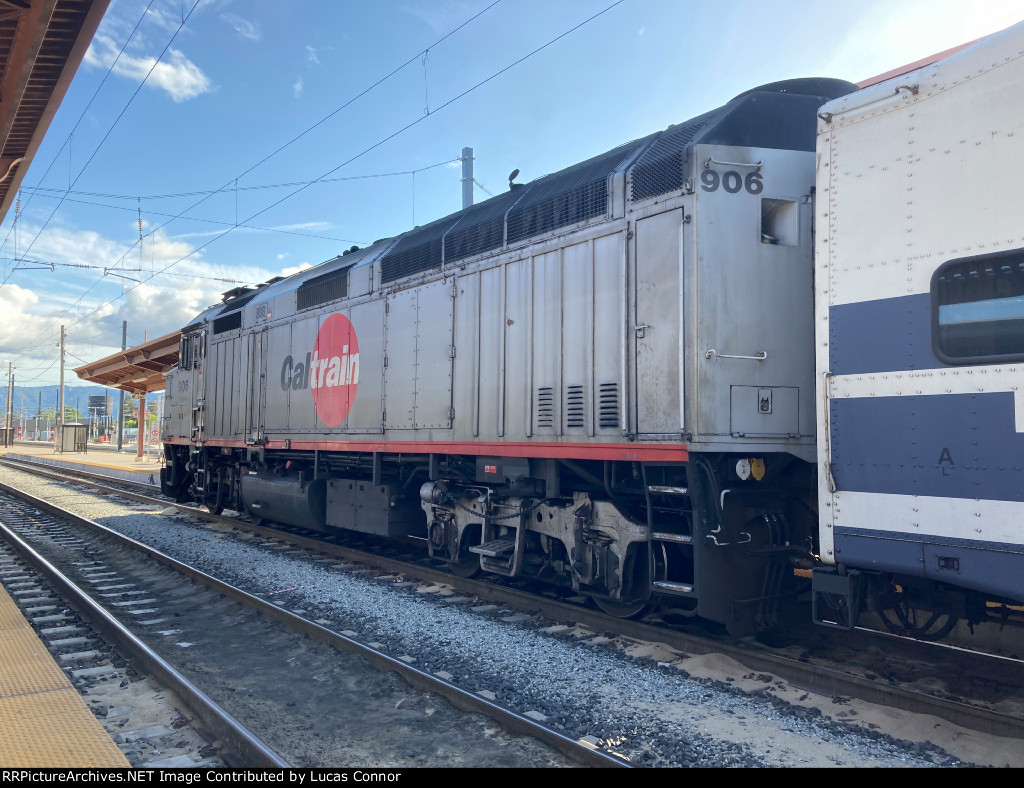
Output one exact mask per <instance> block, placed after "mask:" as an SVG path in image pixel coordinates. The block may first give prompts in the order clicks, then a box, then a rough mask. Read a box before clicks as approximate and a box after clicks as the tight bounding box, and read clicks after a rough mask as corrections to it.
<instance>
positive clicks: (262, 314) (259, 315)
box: [256, 304, 267, 320]
mask: <svg viewBox="0 0 1024 788" xmlns="http://www.w3.org/2000/svg"><path fill="white" fill-rule="evenodd" d="M266 318H267V305H266V304H259V305H258V306H257V307H256V319H257V320H266Z"/></svg>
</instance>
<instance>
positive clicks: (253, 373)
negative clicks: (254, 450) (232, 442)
mask: <svg viewBox="0 0 1024 788" xmlns="http://www.w3.org/2000/svg"><path fill="white" fill-rule="evenodd" d="M248 339H249V348H248V354H247V355H248V357H249V375H248V377H247V380H246V382H247V383H248V391H247V392H246V395H245V410H246V420H245V424H246V430H245V442H246V443H259V442H260V441H261V440H263V410H264V405H265V403H266V401H267V353H266V346H267V330H266V329H263V330H262V331H254V332H253V333H251V334H249V338H248Z"/></svg>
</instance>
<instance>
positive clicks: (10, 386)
mask: <svg viewBox="0 0 1024 788" xmlns="http://www.w3.org/2000/svg"><path fill="white" fill-rule="evenodd" d="M13 403H14V363H13V362H10V361H8V362H7V432H6V435H7V437H6V439H5V440H4V446H13V445H14V441H13V440H11V425H12V424H13V420H12V419H11V405H12V404H13Z"/></svg>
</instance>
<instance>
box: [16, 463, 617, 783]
mask: <svg viewBox="0 0 1024 788" xmlns="http://www.w3.org/2000/svg"><path fill="white" fill-rule="evenodd" d="M0 492H5V493H7V494H9V495H12V496H14V497H17V498H20V499H22V500H24V501H26V502H28V503H30V504H31V505H32V506H34V507H36V508H38V509H41V510H44V511H47V512H50V513H51V514H54V515H57V516H58V517H61V518H65V519H67V520H70V521H72V522H74V523H76V524H78V525H81V526H83V527H85V528H88V529H90V530H92V531H94V532H96V533H99V534H102V535H103V536H105V537H108V538H110V539H112V540H114V541H116V542H117V543H119V544H121V545H124V546H127V547H129V548H131V549H133V550H137V551H139V552H141V553H143V554H145V555H147V556H148V557H150V558H152V559H153V560H155V561H157V562H159V563H161V564H163V565H164V566H167V567H170V568H171V569H173V570H174V571H176V572H179V573H180V574H182V575H183V576H185V577H187V578H189V579H190V580H194V581H195V582H197V583H201V584H203V585H205V586H206V587H208V588H210V589H212V590H214V591H216V592H218V593H220V594H222V595H224V596H226V597H227V598H229V599H231V600H232V601H234V602H237V603H239V604H241V605H243V606H244V607H247V608H249V609H251V610H255V611H257V612H259V613H260V614H261V615H262V616H264V617H265V618H267V619H269V620H271V621H276V622H278V623H280V624H283V625H285V626H286V627H288V628H289V629H291V630H292V631H294V632H297V633H299V634H303V635H306V636H308V637H309V638H310V639H312V640H313V641H315V642H318V643H324V644H327V645H330V646H333V647H334V648H336V649H337V650H339V651H341V652H344V653H348V654H356V655H358V656H360V657H362V658H364V659H365V660H366V661H367V662H369V663H370V664H371V665H373V666H374V667H375V668H376V669H377V670H379V671H390V672H393V673H397V674H398V675H400V676H401V677H402V678H403V679H405V680H406V682H408V683H409V685H410V686H412V687H413V688H414V689H417V690H420V691H424V692H433V693H436V694H438V695H441V696H443V697H445V698H446V699H447V700H448V701H449V702H451V703H452V705H454V706H455V707H456V708H458V709H460V710H462V711H466V712H473V713H479V714H484V715H486V716H487V717H489V718H491V719H493V720H494V721H495V722H497V723H498V724H500V725H501V726H502V727H503V728H504V729H505V730H507V731H509V732H510V733H514V734H517V735H520V736H529V737H531V738H534V739H537V740H538V741H541V742H543V743H545V744H548V745H549V746H551V747H553V748H554V749H556V750H558V751H559V752H561V753H562V754H564V755H566V756H568V757H570V758H572V759H574V760H576V761H577V762H579V763H580V764H582V765H584V766H598V767H629V766H630V765H631V764H630V763H629V762H628V761H626V760H624V759H622V758H621V757H618V756H615V755H611V754H608V753H605V752H603V751H601V750H597V749H594V748H593V747H592V746H591V745H590V744H587V743H586V742H582V741H578V740H576V739H571V738H569V737H568V736H565V735H563V734H561V733H559V732H558V731H555V730H553V729H551V728H548V727H547V726H545V725H542V724H540V723H538V722H535V721H534V720H531V719H530V718H528V717H524V716H522V715H519V714H516V713H515V712H513V711H510V710H509V709H506V708H503V707H501V706H499V705H497V704H495V703H491V702H490V701H488V700H487V699H485V698H483V697H481V696H479V695H476V694H473V693H470V692H467V691H466V690H463V689H461V688H459V687H457V686H455V685H454V684H451V683H450V682H447V681H445V680H443V679H441V678H440V677H437V676H433V675H431V674H429V673H426V672H424V671H422V670H419V669H417V668H414V667H412V666H411V665H409V664H407V663H405V662H403V661H401V660H398V659H395V658H393V657H390V656H388V655H387V654H384V653H383V652H380V651H377V650H376V649H374V648H371V647H370V646H367V645H364V644H362V643H360V642H358V641H356V640H353V639H352V638H349V637H346V636H345V635H342V634H340V633H338V632H334V631H333V630H330V629H328V628H326V627H324V626H321V625H320V624H317V623H315V622H313V621H309V620H307V619H305V618H302V617H301V616H298V615H295V614H294V613H290V612H288V611H287V610H283V609H281V608H280V607H278V606H277V605H274V604H271V603H269V602H265V601H264V600H262V599H260V598H259V597H256V596H254V595H252V594H249V593H248V592H246V591H243V590H242V589H240V588H237V587H235V586H232V585H230V584H228V583H225V582H223V581H221V580H218V579H217V578H215V577H213V576H211V575H208V574H206V573H205V572H202V571H200V570H198V569H196V568H195V567H192V566H189V565H188V564H185V563H182V562H181V561H178V560H176V559H174V558H171V557H170V556H168V555H166V554H165V553H162V552H160V551H159V550H156V549H155V548H153V547H150V546H149V545H146V544H143V543H142V542H138V541H136V540H134V539H131V538H129V537H127V536H124V535H123V534H119V533H117V532H116V531H113V530H111V529H110V528H107V527H106V526H104V525H101V524H100V523H97V522H95V521H93V520H89V519H87V518H85V517H82V516H81V515H77V514H75V513H74V512H69V511H67V510H66V509H64V508H62V507H60V506H57V505H56V504H53V503H50V502H49V501H46V500H44V499H42V498H37V497H35V496H33V495H30V494H28V493H26V492H24V491H22V490H18V489H17V488H15V487H12V486H11V485H9V484H6V483H3V482H0ZM161 503H165V502H161ZM188 511H189V512H194V510H192V509H188ZM208 516H209V517H211V518H212V517H214V515H208ZM217 519H218V520H221V521H222V520H223V519H224V518H221V517H217ZM4 530H5V531H6V529H4ZM267 530H269V529H267ZM273 533H275V535H276V534H277V532H273ZM15 538H17V537H15ZM18 541H19V542H20V541H21V540H18ZM22 544H24V543H23V542H22ZM25 547H26V548H27V549H29V550H31V548H29V547H28V546H27V545H25ZM40 560H42V559H40ZM64 580H65V582H66V583H67V584H68V585H69V586H71V587H74V586H73V584H71V583H70V581H68V580H67V579H66V578H65V579H64ZM75 590H76V591H77V593H78V594H80V595H81V594H82V592H81V591H79V590H78V589H77V588H76V589H75ZM83 597H84V595H83ZM90 601H91V600H90ZM93 606H94V607H97V609H98V610H100V611H102V608H98V606H95V603H93ZM102 612H103V613H104V614H105V617H106V618H110V617H109V614H106V613H105V611H102ZM110 620H111V621H113V619H112V618H111V619H110ZM114 623H115V624H116V622H114ZM118 626H120V625H118ZM147 651H148V649H147ZM149 653H152V652H149ZM153 656H154V657H155V658H156V659H158V660H159V659H160V658H159V657H156V655H155V654H153ZM161 662H162V660H161ZM164 664H166V663H164ZM168 667H170V666H168ZM182 680H184V679H182ZM197 691H198V690H197ZM211 703H212V701H211Z"/></svg>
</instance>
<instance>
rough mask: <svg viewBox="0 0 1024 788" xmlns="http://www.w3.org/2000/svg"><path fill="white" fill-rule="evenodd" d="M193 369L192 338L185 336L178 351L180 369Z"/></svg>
mask: <svg viewBox="0 0 1024 788" xmlns="http://www.w3.org/2000/svg"><path fill="white" fill-rule="evenodd" d="M191 368H192V337H190V336H183V337H182V338H181V347H180V348H179V350H178V369H191Z"/></svg>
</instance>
